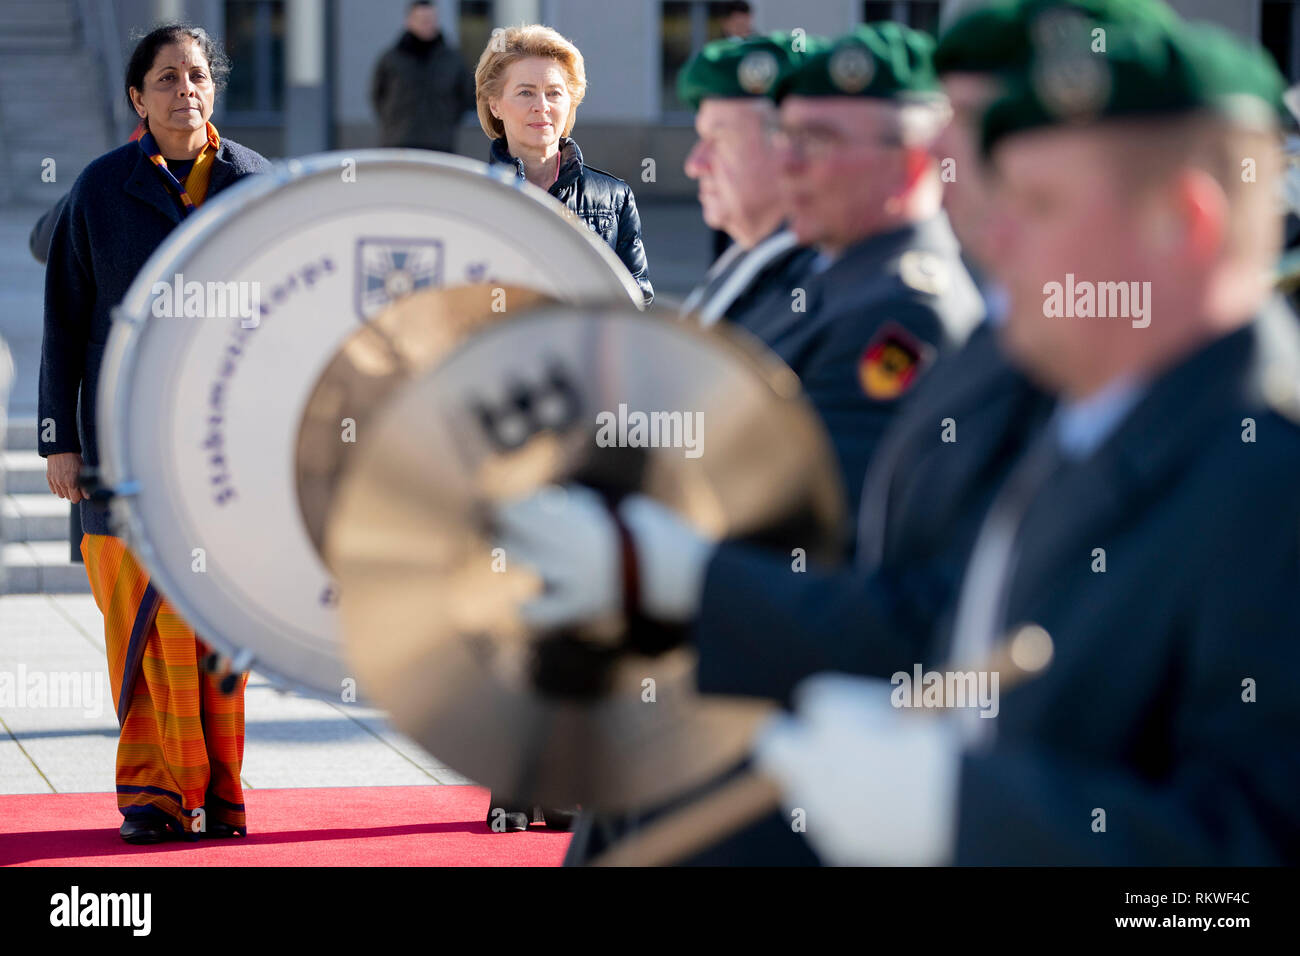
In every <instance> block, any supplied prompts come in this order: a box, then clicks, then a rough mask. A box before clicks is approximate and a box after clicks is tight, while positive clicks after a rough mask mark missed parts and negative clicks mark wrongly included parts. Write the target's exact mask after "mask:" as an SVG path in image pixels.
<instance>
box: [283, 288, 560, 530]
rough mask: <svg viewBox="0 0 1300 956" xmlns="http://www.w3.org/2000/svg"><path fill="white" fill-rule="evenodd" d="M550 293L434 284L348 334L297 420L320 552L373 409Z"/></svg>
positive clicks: (302, 500)
mask: <svg viewBox="0 0 1300 956" xmlns="http://www.w3.org/2000/svg"><path fill="white" fill-rule="evenodd" d="M549 301H551V300H550V299H549V298H547V297H546V296H544V295H542V294H541V293H539V292H535V291H533V290H532V289H525V288H521V287H518V286H503V285H499V284H479V285H461V286H448V287H445V288H440V289H430V290H427V291H421V292H415V293H412V294H411V295H408V296H406V297H405V298H403V299H399V300H398V301H397V302H395V303H393V304H392V305H390V306H389V307H388V308H386V309H385V310H384V311H382V312H380V313H379V314H378V315H376V316H375V317H374V318H373V319H371V320H370V321H369V322H367V323H366V324H365V325H363V326H361V327H360V328H358V329H357V330H356V331H355V332H354V333H352V335H351V336H349V338H348V339H347V341H346V342H344V343H343V345H342V346H341V347H340V348H339V350H338V352H337V353H335V355H334V358H333V359H331V360H330V363H329V365H327V366H326V367H325V371H324V372H322V373H321V375H320V378H319V379H317V381H316V385H315V387H314V388H313V389H312V393H311V397H310V399H308V401H307V406H306V408H305V410H304V411H303V416H302V422H301V424H300V425H299V427H298V448H297V454H296V456H295V461H294V471H295V478H296V480H297V484H298V507H299V509H300V510H301V511H302V519H303V523H304V524H305V525H306V527H307V533H308V534H309V535H310V537H311V539H312V542H313V543H314V544H315V545H316V550H317V551H318V552H319V551H321V548H322V545H323V541H324V536H325V517H326V515H327V513H328V512H329V506H330V502H331V501H332V500H333V498H334V492H335V488H336V486H337V485H338V481H339V478H340V477H341V476H342V473H343V471H344V469H345V468H346V466H347V463H348V462H349V461H351V460H352V458H353V457H355V455H356V453H357V448H358V447H359V445H360V444H361V443H362V442H363V441H364V439H365V437H366V435H367V434H368V432H369V425H370V418H371V415H372V414H373V413H374V411H375V410H376V409H377V408H378V407H379V406H380V405H382V404H383V402H384V401H385V400H387V398H388V396H389V395H391V394H392V392H393V391H394V390H395V389H396V388H397V387H398V386H399V385H400V384H401V383H402V382H404V381H406V380H407V379H409V378H410V377H411V376H413V375H415V374H416V373H418V372H420V371H423V370H424V369H426V368H428V367H429V366H430V365H433V364H434V363H436V362H438V361H439V360H440V359H442V358H443V357H444V356H445V355H447V353H449V352H450V351H451V350H452V349H454V348H455V347H456V346H457V345H459V344H460V343H461V342H462V341H464V340H465V339H466V338H467V337H468V336H469V335H471V334H472V333H473V332H474V331H475V330H476V329H479V328H482V327H483V326H484V325H487V324H490V323H492V322H499V321H502V320H503V319H507V318H510V317H511V316H513V315H514V314H516V313H517V312H520V311H523V310H526V309H530V308H532V307H534V306H537V305H541V304H543V303H545V302H549Z"/></svg>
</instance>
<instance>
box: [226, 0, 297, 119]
mask: <svg viewBox="0 0 1300 956" xmlns="http://www.w3.org/2000/svg"><path fill="white" fill-rule="evenodd" d="M284 8H285V3H284V0H227V2H226V31H225V35H224V36H223V37H222V40H223V42H224V43H225V47H226V54H227V55H228V56H229V57H230V64H231V67H230V84H229V86H227V88H226V92H225V95H224V97H223V100H222V102H223V104H224V112H225V114H226V116H227V117H230V118H233V119H235V120H237V121H238V122H240V123H245V124H249V125H276V124H278V123H279V122H280V121H281V119H283V115H284V83H285V80H284V33H285V10H284Z"/></svg>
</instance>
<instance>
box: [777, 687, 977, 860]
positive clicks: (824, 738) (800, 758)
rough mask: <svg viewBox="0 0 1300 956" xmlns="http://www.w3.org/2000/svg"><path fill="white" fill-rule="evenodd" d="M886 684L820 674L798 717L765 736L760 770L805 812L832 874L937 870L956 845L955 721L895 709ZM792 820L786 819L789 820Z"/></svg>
mask: <svg viewBox="0 0 1300 956" xmlns="http://www.w3.org/2000/svg"><path fill="white" fill-rule="evenodd" d="M892 689H893V685H891V684H890V683H889V682H888V681H883V680H871V679H862V678H853V677H846V676H843V675H837V674H819V675H816V676H813V677H810V678H808V679H807V680H806V681H804V682H803V683H802V684H800V685H799V687H798V688H796V691H795V699H796V703H797V707H796V710H797V716H796V717H795V718H789V717H778V718H774V719H773V720H772V721H771V722H770V723H768V724H767V725H766V726H765V727H764V728H763V730H762V732H761V733H760V734H759V736H758V739H757V741H756V744H755V749H754V756H755V762H756V765H757V767H758V769H759V770H761V771H762V772H764V773H766V774H768V775H770V776H771V777H772V778H773V779H775V780H776V781H777V782H778V783H779V784H780V785H781V788H782V791H783V793H784V800H783V805H784V806H785V808H786V810H787V811H791V810H793V809H796V808H801V809H802V810H803V811H804V813H805V815H806V816H805V818H804V819H805V825H806V827H807V829H806V832H805V834H804V835H805V836H806V837H807V839H808V842H809V843H811V844H812V846H813V849H814V850H815V851H816V852H817V855H818V856H820V857H821V858H822V860H823V861H825V862H826V863H830V864H832V865H835V866H871V865H897V866H938V865H943V864H945V863H948V862H950V861H951V859H952V855H953V850H954V842H955V840H956V822H957V786H958V775H959V759H960V746H959V742H958V739H959V738H958V736H957V734H956V733H955V730H956V728H955V725H954V724H953V722H952V721H950V720H948V719H946V718H944V717H943V716H941V715H936V714H928V713H925V712H923V711H905V710H897V709H895V708H894V707H893V706H892V705H891V704H890V702H889V695H890V691H891V690H892ZM787 816H789V813H787Z"/></svg>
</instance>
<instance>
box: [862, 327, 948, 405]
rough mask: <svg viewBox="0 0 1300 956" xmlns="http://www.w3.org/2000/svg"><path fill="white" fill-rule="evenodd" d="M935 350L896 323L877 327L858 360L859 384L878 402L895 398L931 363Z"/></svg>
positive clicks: (867, 394)
mask: <svg viewBox="0 0 1300 956" xmlns="http://www.w3.org/2000/svg"><path fill="white" fill-rule="evenodd" d="M933 355H934V349H933V348H932V347H931V346H929V345H927V344H926V343H924V342H922V341H921V340H920V339H918V338H917V337H916V336H914V335H912V334H911V333H910V332H908V331H907V330H906V329H905V328H903V327H902V326H901V325H899V324H898V323H897V322H886V323H885V324H884V325H882V326H881V327H880V329H879V330H878V331H877V332H876V334H875V335H874V336H872V338H871V341H870V342H869V343H867V347H866V348H865V349H864V350H863V352H862V355H861V357H860V358H859V359H858V381H859V382H860V383H861V385H862V391H863V392H865V393H866V396H867V397H868V398H871V399H875V400H876V401H878V402H887V401H889V400H891V399H895V398H898V396H900V395H902V394H903V393H904V392H906V391H907V390H908V389H909V388H911V386H912V383H913V382H914V381H916V377H917V376H918V375H920V374H921V371H922V369H924V368H925V366H926V365H928V364H929V363H930V359H931V358H932V357H933Z"/></svg>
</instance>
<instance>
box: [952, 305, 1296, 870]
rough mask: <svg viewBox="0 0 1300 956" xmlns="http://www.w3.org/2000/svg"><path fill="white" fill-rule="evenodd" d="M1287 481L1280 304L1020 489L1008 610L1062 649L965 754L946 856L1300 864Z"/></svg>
mask: <svg viewBox="0 0 1300 956" xmlns="http://www.w3.org/2000/svg"><path fill="white" fill-rule="evenodd" d="M1247 419H1249V420H1251V421H1253V423H1254V435H1253V438H1254V440H1253V441H1246V440H1243V435H1244V434H1246V433H1245V429H1246V427H1247V426H1246V425H1245V424H1244V423H1245V422H1246V420H1247ZM1298 479H1300V328H1298V327H1297V324H1296V320H1295V317H1294V316H1293V315H1290V314H1280V315H1279V314H1274V315H1271V316H1269V317H1267V318H1265V319H1261V320H1260V321H1259V322H1257V323H1256V324H1255V325H1254V326H1252V327H1249V328H1246V329H1243V330H1240V331H1237V332H1234V333H1232V334H1230V335H1228V336H1226V337H1224V338H1221V339H1219V340H1218V341H1215V342H1213V343H1211V344H1210V345H1208V346H1206V347H1205V348H1203V349H1201V350H1200V351H1199V352H1197V353H1196V354H1195V355H1193V356H1192V357H1191V358H1190V359H1188V360H1186V361H1184V362H1182V363H1181V364H1180V365H1179V366H1178V367H1177V368H1175V369H1174V370H1172V371H1171V372H1169V373H1167V374H1165V375H1164V376H1162V377H1161V378H1160V379H1158V380H1157V381H1156V382H1155V383H1154V384H1153V385H1152V386H1151V387H1150V388H1149V389H1148V390H1147V392H1146V394H1145V395H1144V397H1143V398H1142V400H1141V401H1140V403H1139V404H1138V405H1137V406H1136V408H1134V410H1133V411H1132V412H1130V413H1129V415H1128V416H1127V417H1126V418H1125V420H1124V421H1123V422H1122V423H1121V424H1120V425H1119V427H1118V428H1117V429H1116V431H1115V432H1114V433H1113V434H1112V435H1111V436H1110V438H1109V439H1108V440H1106V441H1105V443H1104V444H1103V445H1102V447H1101V448H1100V449H1099V450H1098V451H1097V452H1096V453H1094V454H1093V455H1091V456H1090V457H1087V458H1086V459H1084V460H1081V461H1070V460H1066V461H1065V462H1064V463H1063V464H1061V465H1060V466H1059V467H1058V468H1057V469H1056V470H1054V471H1053V472H1052V473H1051V475H1050V477H1049V478H1047V479H1046V480H1045V481H1044V482H1043V483H1042V484H1041V485H1040V487H1039V488H1038V489H1037V491H1036V492H1034V493H1032V494H1031V495H1030V500H1029V502H1028V503H1027V506H1026V510H1025V513H1024V517H1023V518H1022V519H1021V521H1020V522H1019V525H1018V528H1017V531H1016V536H1015V555H1016V556H1015V559H1014V560H1015V563H1014V570H1013V571H1012V573H1011V574H1010V575H1009V578H1008V580H1007V583H1006V590H1005V594H1006V608H1005V611H1004V613H1003V614H1002V615H1001V620H1000V624H1001V626H1002V628H1004V629H1008V628H1012V627H1015V626H1017V625H1019V624H1022V623H1025V622H1033V623H1036V624H1038V625H1040V626H1041V627H1043V628H1044V629H1046V630H1047V632H1048V633H1050V634H1051V635H1052V637H1053V640H1054V644H1055V648H1056V656H1055V657H1054V659H1053V661H1052V664H1051V666H1050V667H1049V668H1048V669H1047V670H1046V671H1045V672H1044V673H1043V675H1042V676H1040V677H1038V678H1037V679H1035V680H1033V681H1031V682H1028V683H1025V684H1022V685H1020V686H1017V687H1016V688H1015V689H1013V690H1010V691H1006V692H1004V693H1003V695H1002V701H1001V714H1000V716H999V719H998V720H997V721H987V722H985V723H989V724H996V730H997V738H996V740H995V741H994V742H993V744H992V746H991V747H989V748H987V749H985V750H980V751H976V752H974V753H968V754H967V755H966V756H965V757H964V759H963V764H962V771H961V784H960V795H959V802H958V805H959V808H960V811H959V821H958V831H957V849H956V862H958V863H995V864H1003V863H1008V864H1036V863H1056V864H1117V863H1143V864H1148V865H1150V864H1161V865H1165V864H1192V865H1203V864H1218V865H1223V864H1259V863H1268V864H1275V863H1291V864H1294V863H1296V862H1297V861H1300V802H1297V800H1296V797H1295V795H1296V793H1297V791H1298V790H1300V750H1298V749H1297V748H1296V746H1295V741H1296V739H1297V738H1298V737H1300V695H1298V694H1297V693H1296V677H1295V675H1296V674H1298V673H1300V640H1298V639H1297V638H1298V637H1300V603H1298V602H1297V601H1296V595H1297V594H1298V593H1300V494H1297V491H1296V489H1297V486H1298ZM1067 505H1068V506H1067ZM1094 549H1104V557H1105V569H1104V571H1100V570H1098V564H1097V552H1096V551H1095V550H1094ZM946 643H947V641H946V640H945V641H944V642H943V643H942V644H941V645H940V648H942V650H939V648H936V651H938V653H936V654H933V655H932V657H931V660H937V659H938V656H939V655H940V654H946V650H947V648H946V646H944V645H946ZM1256 684H1258V695H1257V697H1256V695H1255V694H1254V690H1253V689H1254V687H1255V685H1256ZM1097 809H1101V810H1104V811H1105V813H1106V828H1105V831H1104V832H1096V831H1095V830H1094V828H1093V826H1092V825H1091V824H1092V823H1093V820H1094V817H1095V814H1096V810H1097Z"/></svg>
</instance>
